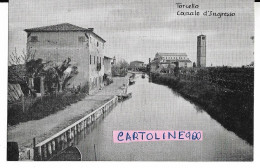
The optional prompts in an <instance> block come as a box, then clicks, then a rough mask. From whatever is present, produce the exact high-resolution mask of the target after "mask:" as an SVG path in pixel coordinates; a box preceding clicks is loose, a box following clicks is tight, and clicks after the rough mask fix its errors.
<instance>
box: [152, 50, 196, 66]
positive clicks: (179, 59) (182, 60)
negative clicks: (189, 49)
mask: <svg viewBox="0 0 260 168" xmlns="http://www.w3.org/2000/svg"><path fill="white" fill-rule="evenodd" d="M154 61H157V62H159V63H160V64H170V65H171V64H174V65H175V66H177V67H192V62H191V61H190V60H189V58H188V56H187V54H186V53H156V55H155V58H154Z"/></svg>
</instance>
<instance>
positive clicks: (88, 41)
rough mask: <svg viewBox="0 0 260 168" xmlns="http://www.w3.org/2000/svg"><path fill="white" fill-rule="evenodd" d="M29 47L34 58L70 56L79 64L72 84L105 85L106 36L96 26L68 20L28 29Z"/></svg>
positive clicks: (93, 87)
mask: <svg viewBox="0 0 260 168" xmlns="http://www.w3.org/2000/svg"><path fill="white" fill-rule="evenodd" d="M25 31H26V32H27V50H31V51H33V52H34V51H35V59H38V58H41V59H43V61H44V62H47V61H53V62H56V63H62V62H63V61H64V60H65V59H67V58H68V57H70V58H71V60H72V62H71V64H72V65H75V66H77V67H78V72H79V73H78V74H77V76H75V78H74V79H72V80H71V81H70V86H78V85H81V86H84V85H85V84H86V83H89V87H90V91H91V90H95V89H98V88H100V87H101V86H102V85H103V75H104V63H103V62H104V61H103V59H104V54H103V50H104V44H105V42H106V41H105V40H104V39H103V38H101V37H100V36H98V35H97V34H96V33H94V29H93V28H82V27H79V26H75V25H72V24H69V23H63V24H57V25H52V26H44V27H37V28H31V29H25Z"/></svg>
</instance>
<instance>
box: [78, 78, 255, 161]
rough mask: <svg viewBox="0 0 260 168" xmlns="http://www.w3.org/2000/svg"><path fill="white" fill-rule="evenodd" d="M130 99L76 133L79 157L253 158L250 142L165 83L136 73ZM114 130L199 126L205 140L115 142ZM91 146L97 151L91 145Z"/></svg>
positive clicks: (163, 158)
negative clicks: (152, 80) (150, 80)
mask: <svg viewBox="0 0 260 168" xmlns="http://www.w3.org/2000/svg"><path fill="white" fill-rule="evenodd" d="M135 80H136V83H135V84H134V85H132V86H130V87H129V88H128V92H132V93H133V94H132V98H131V99H128V100H126V101H124V102H122V103H119V104H118V105H117V106H116V107H115V108H114V109H113V110H112V111H110V112H109V113H107V114H106V115H105V116H103V117H101V118H100V119H98V120H97V121H96V122H95V123H93V124H92V125H91V126H90V127H88V128H87V129H85V130H84V131H83V132H82V133H81V134H79V136H78V138H77V142H76V146H77V147H78V148H79V150H80V152H81V154H82V160H104V161H215V160H230V161H231V160H232V161H233V160H253V146H251V145H249V144H248V143H247V142H246V141H244V140H242V139H241V138H239V137H238V136H237V135H235V134H234V133H233V132H230V131H228V130H226V129H225V128H224V127H222V126H221V125H220V124H219V123H218V122H217V121H215V120H214V119H212V118H211V117H210V116H209V115H208V114H207V113H206V112H205V111H203V110H201V109H200V108H198V107H197V106H196V105H194V104H192V103H191V102H189V101H187V100H185V99H184V98H183V97H181V96H180V95H178V94H177V93H176V92H174V91H172V90H171V89H170V88H168V87H167V86H163V85H158V84H154V83H149V81H148V77H146V78H145V79H142V78H141V75H136V79H135ZM113 130H201V131H203V141H157V142H133V143H122V144H118V143H113V137H112V135H113V134H112V132H113ZM94 145H95V149H94Z"/></svg>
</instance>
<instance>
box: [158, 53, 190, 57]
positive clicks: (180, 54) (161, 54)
mask: <svg viewBox="0 0 260 168" xmlns="http://www.w3.org/2000/svg"><path fill="white" fill-rule="evenodd" d="M157 54H158V55H159V56H173V57H179V56H185V57H186V56H187V54H186V53H157Z"/></svg>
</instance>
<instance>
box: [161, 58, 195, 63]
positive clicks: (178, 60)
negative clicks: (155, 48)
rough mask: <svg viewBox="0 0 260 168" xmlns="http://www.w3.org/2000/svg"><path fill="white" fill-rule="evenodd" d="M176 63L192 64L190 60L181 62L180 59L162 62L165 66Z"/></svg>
mask: <svg viewBox="0 0 260 168" xmlns="http://www.w3.org/2000/svg"><path fill="white" fill-rule="evenodd" d="M174 62H191V61H190V60H180V59H177V60H172V61H167V62H162V63H163V64H164V63H165V64H169V63H174Z"/></svg>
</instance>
